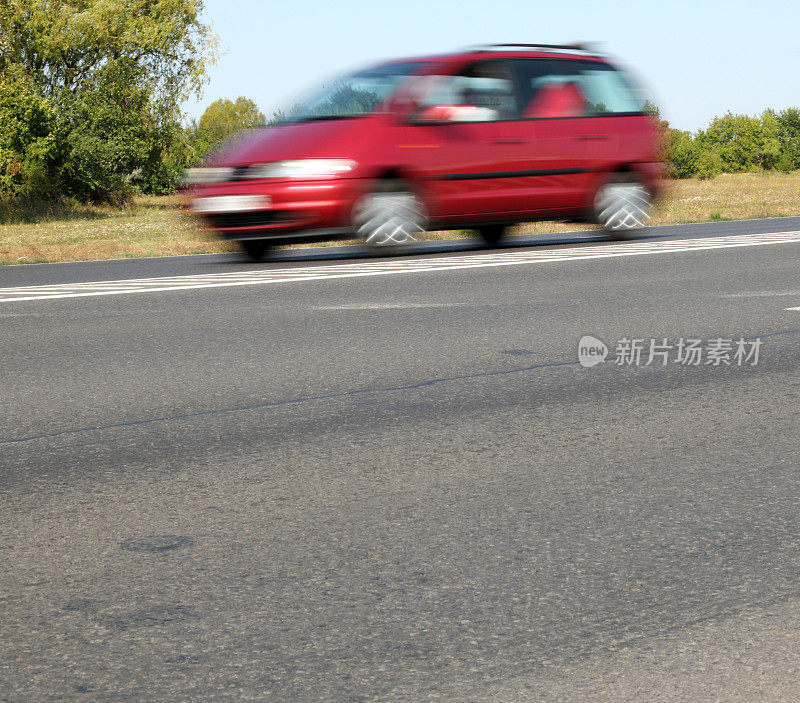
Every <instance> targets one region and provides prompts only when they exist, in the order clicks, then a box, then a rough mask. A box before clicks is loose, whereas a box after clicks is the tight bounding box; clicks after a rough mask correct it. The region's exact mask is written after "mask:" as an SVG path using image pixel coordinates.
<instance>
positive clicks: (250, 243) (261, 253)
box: [239, 239, 272, 261]
mask: <svg viewBox="0 0 800 703" xmlns="http://www.w3.org/2000/svg"><path fill="white" fill-rule="evenodd" d="M239 246H241V247H242V251H243V252H244V253H245V254H247V255H248V256H249V257H250V258H251V259H255V260H256V261H261V260H262V259H264V258H266V256H267V254H268V253H269V251H270V249H272V247H271V246H270V245H269V244H268V243H267V242H266V241H265V240H263V239H244V240H242V241H241V242H239Z"/></svg>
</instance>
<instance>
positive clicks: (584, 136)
mask: <svg viewBox="0 0 800 703" xmlns="http://www.w3.org/2000/svg"><path fill="white" fill-rule="evenodd" d="M577 138H578V139H580V140H581V141H584V142H588V141H601V140H605V139H608V135H607V134H579V135H578V137H577Z"/></svg>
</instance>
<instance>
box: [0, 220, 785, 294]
mask: <svg viewBox="0 0 800 703" xmlns="http://www.w3.org/2000/svg"><path fill="white" fill-rule="evenodd" d="M793 242H794V243H797V242H800V231H794V232H776V233H771V234H744V235H735V236H728V237H703V238H699V239H679V240H662V241H643V242H624V243H620V244H609V245H594V246H584V247H574V248H571V249H533V250H525V251H515V252H495V253H490V254H467V255H461V256H440V257H430V258H424V259H421V258H420V259H411V258H409V259H403V260H399V261H364V262H359V263H354V264H330V265H322V266H305V267H297V268H283V269H275V268H266V269H257V270H254V271H248V272H242V271H241V270H238V271H234V272H230V273H209V274H204V275H197V274H194V275H189V276H171V277H161V278H140V279H132V280H117V281H94V282H89V283H74V284H64V283H61V284H57V285H44V286H20V287H15V288H0V303H10V302H15V301H25V300H51V299H60V298H84V297H95V296H101V295H126V294H129V293H159V292H165V291H173V290H195V289H199V288H225V287H232V286H255V285H264V284H267V283H291V282H298V281H317V280H323V279H333V278H356V277H361V276H392V275H397V274H407V273H425V272H432V271H448V270H457V269H469V268H488V267H496V266H520V265H524V264H542V263H549V262H557V261H579V260H584V259H609V258H616V257H624V256H644V255H648V254H670V253H676V252H691V251H702V250H708V249H729V248H734V247H752V246H763V245H766V244H787V243H793ZM790 309H793V308H790Z"/></svg>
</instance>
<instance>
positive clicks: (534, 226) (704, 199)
mask: <svg viewBox="0 0 800 703" xmlns="http://www.w3.org/2000/svg"><path fill="white" fill-rule="evenodd" d="M792 215H800V171H795V172H793V173H789V174H784V173H777V172H771V171H769V172H763V173H740V174H726V175H722V176H718V177H717V178H713V179H710V180H705V181H701V180H698V179H687V180H682V181H672V182H670V183H669V186H668V189H667V196H666V197H665V198H664V200H663V201H662V202H661V203H660V204H659V205H658V207H657V209H656V211H655V213H654V216H653V220H652V224H654V225H668V224H681V223H688V222H709V221H722V220H738V219H756V218H762V217H787V216H792ZM0 223H5V224H0V264H24V263H44V262H56V261H86V260H92V259H117V258H128V257H141V256H174V255H178V254H205V253H213V252H225V251H235V250H236V245H235V244H230V243H226V242H220V241H217V240H216V239H214V238H213V236H211V235H210V234H208V233H207V232H205V231H204V230H203V229H201V228H200V227H198V224H197V222H196V221H195V219H194V218H193V217H191V216H190V215H189V214H188V213H187V212H186V210H185V209H184V208H183V204H182V199H181V198H180V197H179V196H164V197H151V196H146V197H139V198H136V200H135V201H134V202H133V203H132V204H131V205H130V206H128V207H124V208H112V207H94V206H79V205H70V204H61V205H44V204H35V203H34V204H31V203H27V204H21V203H0ZM586 226H587V225H576V224H574V223H565V222H535V223H531V224H525V225H520V226H519V227H517V228H515V232H517V233H520V234H545V233H553V232H567V231H570V230H574V229H576V228H579V229H583V228H584V227H586ZM427 236H428V238H430V239H443V238H450V237H457V236H460V235H459V233H458V232H431V233H429V234H428V235H427ZM334 244H338V242H334Z"/></svg>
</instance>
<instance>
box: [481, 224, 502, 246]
mask: <svg viewBox="0 0 800 703" xmlns="http://www.w3.org/2000/svg"><path fill="white" fill-rule="evenodd" d="M505 234H506V227H505V225H486V226H485V227H479V228H478V236H480V238H481V239H482V240H483V243H484V244H485V245H486V246H488V247H495V246H497V245H498V244H500V242H501V241H503V237H505Z"/></svg>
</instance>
